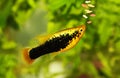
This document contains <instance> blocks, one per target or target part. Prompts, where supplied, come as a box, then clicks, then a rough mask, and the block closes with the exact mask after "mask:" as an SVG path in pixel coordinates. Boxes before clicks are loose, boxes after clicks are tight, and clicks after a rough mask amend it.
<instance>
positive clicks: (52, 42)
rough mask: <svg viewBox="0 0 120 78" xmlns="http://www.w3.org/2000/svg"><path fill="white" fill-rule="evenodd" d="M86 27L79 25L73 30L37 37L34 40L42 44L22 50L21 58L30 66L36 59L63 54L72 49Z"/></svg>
mask: <svg viewBox="0 0 120 78" xmlns="http://www.w3.org/2000/svg"><path fill="white" fill-rule="evenodd" d="M85 29H86V26H85V25H81V26H77V27H74V28H68V29H64V30H62V31H59V32H56V33H54V34H50V35H49V36H44V37H41V36H38V37H36V38H35V39H36V40H37V41H38V42H42V44H39V45H37V46H35V47H32V48H25V49H23V57H24V59H25V61H26V62H27V63H28V64H31V63H32V62H33V61H34V60H35V59H37V58H38V57H40V56H42V55H45V54H49V53H54V52H57V53H59V52H64V51H66V50H69V49H71V48H72V47H74V46H75V45H76V44H77V43H78V41H79V40H80V39H81V37H82V36H83V34H84V32H85Z"/></svg>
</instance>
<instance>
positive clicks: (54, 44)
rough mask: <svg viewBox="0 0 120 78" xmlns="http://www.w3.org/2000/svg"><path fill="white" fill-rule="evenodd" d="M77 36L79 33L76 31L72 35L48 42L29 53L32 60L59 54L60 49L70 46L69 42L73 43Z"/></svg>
mask: <svg viewBox="0 0 120 78" xmlns="http://www.w3.org/2000/svg"><path fill="white" fill-rule="evenodd" d="M76 35H78V31H75V32H74V33H73V34H72V35H69V34H63V35H60V36H59V37H55V38H52V39H50V40H48V41H46V42H45V43H44V44H42V45H40V46H38V47H35V48H33V49H31V50H30V53H29V54H30V58H31V59H35V58H38V57H39V56H42V55H44V54H48V53H52V52H57V51H59V50H60V49H64V48H66V46H67V45H69V41H71V40H72V39H73V38H76Z"/></svg>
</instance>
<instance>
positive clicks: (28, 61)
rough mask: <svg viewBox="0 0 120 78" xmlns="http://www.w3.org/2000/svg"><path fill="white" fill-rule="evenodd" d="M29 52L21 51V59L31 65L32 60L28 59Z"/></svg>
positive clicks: (27, 49)
mask: <svg viewBox="0 0 120 78" xmlns="http://www.w3.org/2000/svg"><path fill="white" fill-rule="evenodd" d="M29 50H30V48H25V49H23V52H22V55H23V59H24V60H25V62H27V63H28V64H32V63H33V61H34V60H33V59H31V58H30V56H29Z"/></svg>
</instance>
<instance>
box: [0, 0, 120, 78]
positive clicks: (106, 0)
mask: <svg viewBox="0 0 120 78" xmlns="http://www.w3.org/2000/svg"><path fill="white" fill-rule="evenodd" d="M84 2H85V1H84V0H7V1H6V0H0V78H120V0H91V4H93V5H95V8H90V9H91V10H92V11H94V13H95V14H96V16H95V17H89V18H88V19H85V18H83V17H82V15H83V14H84V10H85V8H83V7H82V6H81V4H83V3H84ZM88 20H91V21H92V24H89V25H88V24H87V23H86V21H88ZM81 24H85V25H87V29H86V32H85V35H84V36H83V38H82V39H81V40H80V42H79V43H78V44H77V45H76V46H75V47H74V48H72V49H71V50H69V51H67V52H64V53H61V54H58V55H57V56H56V57H54V58H53V57H52V56H51V55H45V56H42V57H40V58H39V59H38V60H37V61H36V62H35V63H33V64H32V65H24V64H23V63H22V62H23V60H21V54H22V49H23V48H25V47H27V46H29V45H30V41H31V39H32V38H34V37H35V36H37V35H40V34H50V33H54V32H56V31H59V30H62V29H65V28H70V27H75V26H78V25H81Z"/></svg>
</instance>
